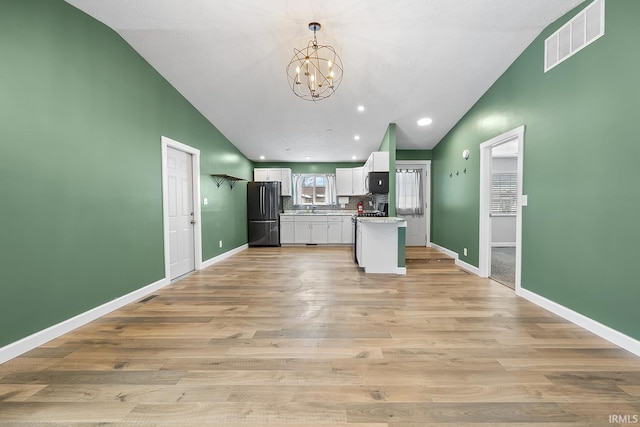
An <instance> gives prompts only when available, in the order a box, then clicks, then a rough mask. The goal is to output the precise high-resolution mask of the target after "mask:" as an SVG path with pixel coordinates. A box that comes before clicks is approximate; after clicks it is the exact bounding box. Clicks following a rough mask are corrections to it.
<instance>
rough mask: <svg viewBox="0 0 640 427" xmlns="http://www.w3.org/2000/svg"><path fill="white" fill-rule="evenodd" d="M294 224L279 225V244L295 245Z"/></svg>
mask: <svg viewBox="0 0 640 427" xmlns="http://www.w3.org/2000/svg"><path fill="white" fill-rule="evenodd" d="M294 224H295V222H281V223H280V243H295V231H294V227H293V226H294Z"/></svg>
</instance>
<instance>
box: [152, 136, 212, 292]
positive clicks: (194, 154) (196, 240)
mask: <svg viewBox="0 0 640 427" xmlns="http://www.w3.org/2000/svg"><path fill="white" fill-rule="evenodd" d="M161 141H162V143H161V146H162V227H163V239H164V277H165V278H166V279H167V280H169V279H170V277H171V271H170V264H171V258H170V254H171V252H170V250H169V193H168V191H169V186H168V170H167V147H171V148H174V149H176V150H180V151H183V152H185V153H188V154H191V173H192V183H193V217H194V220H195V222H196V223H195V224H194V227H193V244H194V256H195V269H196V270H201V269H202V226H201V223H202V222H201V212H200V150H198V149H196V148H193V147H190V146H188V145H186V144H183V143H181V142H178V141H174V140H173V139H171V138H167V137H166V136H163V137H162V138H161Z"/></svg>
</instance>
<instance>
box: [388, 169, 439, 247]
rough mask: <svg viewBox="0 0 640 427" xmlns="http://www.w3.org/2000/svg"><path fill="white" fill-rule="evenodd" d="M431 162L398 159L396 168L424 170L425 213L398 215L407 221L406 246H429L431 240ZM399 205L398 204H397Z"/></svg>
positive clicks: (423, 201)
mask: <svg viewBox="0 0 640 427" xmlns="http://www.w3.org/2000/svg"><path fill="white" fill-rule="evenodd" d="M430 166H431V162H428V161H422V162H420V161H403V160H398V161H396V169H413V170H417V169H421V170H422V187H423V188H422V194H423V200H422V203H423V204H424V214H423V215H398V216H399V217H401V218H404V220H405V221H407V231H406V233H407V235H406V246H428V245H429V242H430V240H431V239H430V237H431V236H430V235H429V231H430V228H431V227H430V224H429V221H430V217H431V215H430V206H429V201H430V200H431V194H430V188H431V185H430V183H429V182H430V181H429V180H430V179H431V173H430V172H431V170H430V169H431V168H430ZM396 206H397V205H396Z"/></svg>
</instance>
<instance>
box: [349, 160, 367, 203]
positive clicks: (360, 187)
mask: <svg viewBox="0 0 640 427" xmlns="http://www.w3.org/2000/svg"><path fill="white" fill-rule="evenodd" d="M352 173H353V195H354V196H362V195H363V194H366V193H367V192H366V191H365V190H364V167H363V166H361V167H359V168H353V169H352Z"/></svg>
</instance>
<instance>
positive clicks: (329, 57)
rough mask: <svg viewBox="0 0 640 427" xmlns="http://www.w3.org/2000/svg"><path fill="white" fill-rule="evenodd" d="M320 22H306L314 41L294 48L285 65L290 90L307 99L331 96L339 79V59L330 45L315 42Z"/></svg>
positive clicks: (340, 68)
mask: <svg viewBox="0 0 640 427" xmlns="http://www.w3.org/2000/svg"><path fill="white" fill-rule="evenodd" d="M320 28H321V25H320V24H319V23H317V22H311V23H309V29H310V30H311V31H313V40H311V41H309V43H308V44H307V47H305V48H302V49H295V48H294V49H293V52H294V54H293V58H292V59H291V62H289V65H288V66H287V78H288V79H289V86H290V87H291V90H293V93H295V94H296V95H297V96H299V97H300V98H302V99H305V100H307V101H314V102H315V101H319V100H321V99H325V98H328V97H330V96H331V95H333V94H334V93H335V91H336V89H337V88H338V86H340V83H341V82H342V60H341V59H340V56H338V54H337V53H336V51H335V49H334V48H333V47H331V46H323V45H319V44H318V40H317V38H316V32H318V31H320Z"/></svg>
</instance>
